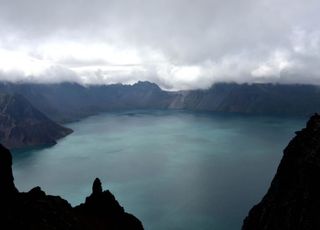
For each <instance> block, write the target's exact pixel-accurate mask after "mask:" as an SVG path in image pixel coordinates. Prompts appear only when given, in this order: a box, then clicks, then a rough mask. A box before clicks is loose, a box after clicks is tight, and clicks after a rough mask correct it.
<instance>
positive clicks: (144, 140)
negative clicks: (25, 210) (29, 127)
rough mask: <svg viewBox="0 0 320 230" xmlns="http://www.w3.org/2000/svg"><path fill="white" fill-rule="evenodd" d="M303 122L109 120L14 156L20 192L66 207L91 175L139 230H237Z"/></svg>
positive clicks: (194, 116) (144, 114)
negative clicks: (37, 191) (34, 191)
mask: <svg viewBox="0 0 320 230" xmlns="http://www.w3.org/2000/svg"><path fill="white" fill-rule="evenodd" d="M304 124H305V120H303V119H292V118H290V119H289V118H275V117H254V116H239V115H224V114H210V113H192V112H184V111H128V112H117V113H107V114H102V115H98V116H93V117H89V118H87V119H84V120H81V121H79V122H75V123H71V124H68V125H67V126H68V127H70V128H72V129H73V130H74V133H73V134H71V135H70V136H68V137H66V138H64V139H62V140H60V141H59V143H58V144H57V145H55V146H53V147H50V148H45V149H38V150H28V151H23V152H22V151H20V152H15V153H14V167H13V168H14V176H15V183H16V185H17V187H18V188H19V190H20V191H28V190H30V189H31V188H32V187H34V186H36V185H40V186H41V187H42V189H43V190H45V191H46V192H47V194H52V195H57V194H59V195H61V196H62V197H63V198H65V199H67V200H68V201H69V202H70V203H71V204H72V205H77V204H79V203H81V202H83V201H84V199H85V197H86V196H87V195H89V194H90V193H91V186H92V182H93V180H94V178H95V177H99V178H100V179H101V180H102V183H103V186H104V189H109V190H111V192H112V193H113V194H114V195H115V196H116V198H117V199H118V201H119V202H120V204H121V205H122V206H124V207H125V209H126V211H127V212H130V213H133V214H134V215H136V216H137V217H138V218H139V219H140V220H141V221H142V222H143V224H144V227H145V229H146V230H171V229H183V230H191V229H192V230H193V229H195V230H206V229H210V230H212V229H213V230H215V229H216V230H236V229H237V230H239V229H240V228H241V225H242V221H243V219H244V217H245V216H246V215H247V213H248V211H249V209H250V208H251V207H252V206H253V205H254V204H255V203H257V202H258V201H259V200H260V199H261V198H262V196H263V195H264V194H265V192H266V191H267V188H268V187H269V184H270V182H271V179H272V177H273V176H274V174H275V171H276V168H277V166H278V163H279V161H280V159H281V157H282V150H283V148H284V147H285V146H286V145H287V144H288V142H289V140H290V139H291V138H292V137H293V136H294V131H296V130H299V129H301V128H302V127H303V126H304Z"/></svg>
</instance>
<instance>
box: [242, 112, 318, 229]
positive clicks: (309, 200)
mask: <svg viewBox="0 0 320 230" xmlns="http://www.w3.org/2000/svg"><path fill="white" fill-rule="evenodd" d="M319 194H320V116H319V115H318V114H315V115H314V116H312V117H311V118H310V120H309V121H308V122H307V125H306V128H304V129H302V130H301V131H299V132H297V135H296V137H294V138H293V139H292V140H291V141H290V143H289V145H288V146H287V147H286V148H285V150H284V155H283V158H282V160H281V163H280V165H279V167H278V170H277V173H276V175H275V177H274V179H273V181H272V183H271V186H270V188H269V190H268V192H267V194H266V195H265V197H264V198H263V199H262V201H261V202H260V203H259V204H257V205H256V206H254V207H253V208H252V209H251V211H250V212H249V215H248V217H247V218H246V219H245V220H244V224H243V227H242V230H316V229H320V196H319Z"/></svg>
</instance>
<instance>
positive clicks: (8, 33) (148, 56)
mask: <svg viewBox="0 0 320 230" xmlns="http://www.w3.org/2000/svg"><path fill="white" fill-rule="evenodd" d="M319 12H320V2H319V1H318V0H305V1H301V0H241V1H239V0H226V1H220V0H198V1H191V0H161V1H159V0H90V1H88V0H56V1H48V0H30V1H25V0H0V34H1V36H0V79H4V80H9V81H26V80H27V81H36V82H60V81H78V82H81V83H85V84H96V83H99V84H100V83H101V84H109V83H117V82H122V83H134V82H135V81H137V80H149V81H153V82H156V83H158V84H159V85H160V86H162V87H163V88H166V89H191V88H206V87H209V86H210V85H211V84H213V83H214V82H219V81H236V82H285V83H313V84H320V70H319V66H320V26H319V23H318V22H319V20H320V15H319Z"/></svg>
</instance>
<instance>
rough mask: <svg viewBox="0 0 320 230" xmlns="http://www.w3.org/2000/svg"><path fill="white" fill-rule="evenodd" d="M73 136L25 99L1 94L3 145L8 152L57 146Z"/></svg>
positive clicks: (0, 131)
mask: <svg viewBox="0 0 320 230" xmlns="http://www.w3.org/2000/svg"><path fill="white" fill-rule="evenodd" d="M71 132H72V130H71V129H69V128H65V127H63V126H61V125H59V124H57V123H55V122H53V121H52V120H50V119H49V118H48V117H47V116H46V115H44V114H43V113H41V112H40V111H39V110H37V109H36V108H35V107H33V106H32V105H31V104H30V103H29V102H28V101H27V100H26V99H25V98H24V97H23V96H21V95H17V94H4V93H1V94H0V142H1V144H3V145H5V146H6V147H7V148H10V149H12V148H23V147H31V146H40V145H53V144H55V143H56V140H57V139H60V138H62V137H65V136H66V135H68V134H70V133H71Z"/></svg>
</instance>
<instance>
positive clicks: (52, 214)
mask: <svg viewBox="0 0 320 230" xmlns="http://www.w3.org/2000/svg"><path fill="white" fill-rule="evenodd" d="M11 165H12V159H11V154H10V152H9V150H7V149H6V148H4V147H3V146H1V145H0V204H1V205H0V220H1V221H0V229H26V230H54V229H59V230H100V229H101V230H102V229H108V230H122V229H126V230H142V229H143V226H142V223H141V222H140V221H139V220H138V219H137V218H136V217H134V216H133V215H131V214H128V213H126V212H125V211H124V209H123V208H122V207H121V206H120V205H119V203H118V202H117V200H116V199H115V198H114V196H113V195H112V194H111V193H110V191H102V186H101V182H100V180H99V179H96V180H95V181H94V183H93V187H92V194H91V195H90V196H89V197H87V198H86V201H85V203H84V204H81V205H79V206H78V207H75V208H72V207H71V205H70V204H69V203H68V202H67V201H66V200H64V199H62V198H61V197H59V196H50V195H46V194H45V192H43V191H42V190H41V188H40V187H35V188H33V189H32V190H31V191H29V192H27V193H20V192H18V190H17V189H16V187H15V185H14V181H13V180H14V179H13V176H12V169H11Z"/></svg>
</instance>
